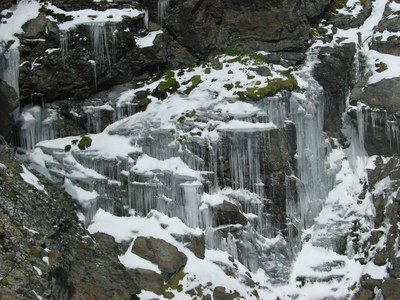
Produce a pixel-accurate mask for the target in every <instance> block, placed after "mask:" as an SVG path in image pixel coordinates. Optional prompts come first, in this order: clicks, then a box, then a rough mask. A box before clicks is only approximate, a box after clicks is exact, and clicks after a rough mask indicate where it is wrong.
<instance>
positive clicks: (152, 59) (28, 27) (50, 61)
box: [19, 13, 167, 105]
mask: <svg viewBox="0 0 400 300" xmlns="http://www.w3.org/2000/svg"><path fill="white" fill-rule="evenodd" d="M141 29H143V18H142V16H139V17H137V18H127V19H125V20H124V21H123V22H121V23H117V24H115V25H112V24H111V23H105V24H102V23H100V24H99V23H95V22H94V23H93V24H89V25H79V26H77V27H76V29H74V30H72V29H71V32H69V33H65V32H64V33H61V32H60V30H59V29H58V27H57V25H56V23H55V22H51V21H49V20H48V19H47V18H46V15H45V14H44V13H42V14H40V15H39V16H38V18H36V19H34V20H31V21H29V22H28V23H27V24H25V26H24V30H25V34H24V36H22V37H21V46H20V47H19V49H20V57H21V62H22V63H23V66H22V67H21V68H20V83H21V85H20V90H21V103H22V105H25V104H28V103H31V102H32V97H31V96H32V95H33V94H37V93H40V94H41V95H42V98H39V99H37V100H36V99H34V100H33V101H37V102H41V101H44V102H52V101H54V100H61V99H70V100H79V99H84V98H86V97H88V96H89V95H91V94H93V93H94V92H95V91H96V90H100V89H105V88H108V87H111V86H113V85H116V84H118V83H122V82H126V81H128V78H129V79H131V78H135V77H138V76H143V75H144V76H145V78H146V76H148V75H146V74H151V73H152V72H154V70H155V69H157V68H158V66H160V65H164V64H165V63H166V52H165V45H166V43H167V39H166V37H160V38H158V39H156V41H155V46H154V47H148V48H138V47H137V46H136V42H135V34H137V33H138V31H139V30H141ZM90 32H92V34H94V35H95V34H96V32H97V33H98V34H100V37H102V36H103V35H104V38H105V40H104V41H100V42H103V43H104V45H102V44H100V45H97V44H95V43H97V42H96V40H94V39H95V38H96V37H92V36H90ZM62 34H64V35H68V36H67V37H66V39H67V41H68V42H67V44H66V45H65V47H66V48H67V49H66V50H63V49H62V48H61V49H60V39H61V35H62ZM40 39H45V40H46V42H45V43H43V42H42V41H41V40H40ZM100 42H99V43H100ZM94 47H98V48H96V50H95V48H94ZM99 47H100V48H99ZM48 49H58V50H54V51H51V52H50V53H48V54H47V55H43V53H46V50H48ZM63 51H65V53H63ZM96 51H97V52H99V53H97V52H96ZM96 55H100V57H97V58H96ZM64 56H65V57H64ZM37 57H40V58H39V59H36V58H37ZM63 57H64V59H63ZM33 61H35V62H36V65H34V66H33V67H32V68H31V66H30V64H27V62H30V63H32V62H33ZM95 61H96V62H95ZM24 62H25V63H24ZM94 69H95V70H94ZM34 104H40V103H34Z"/></svg>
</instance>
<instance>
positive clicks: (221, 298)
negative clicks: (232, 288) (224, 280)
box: [213, 286, 239, 300]
mask: <svg viewBox="0 0 400 300" xmlns="http://www.w3.org/2000/svg"><path fill="white" fill-rule="evenodd" d="M238 295H239V294H238V293H237V292H236V293H229V292H228V291H227V290H226V289H225V288H224V287H222V286H217V287H216V288H215V289H214V291H213V299H214V300H233V299H235V298H236V297H237V296H238Z"/></svg>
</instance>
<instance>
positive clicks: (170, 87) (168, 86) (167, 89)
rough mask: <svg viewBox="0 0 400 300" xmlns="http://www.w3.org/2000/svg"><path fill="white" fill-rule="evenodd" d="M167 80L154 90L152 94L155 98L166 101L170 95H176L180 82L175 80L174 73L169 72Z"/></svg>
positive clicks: (166, 74)
mask: <svg viewBox="0 0 400 300" xmlns="http://www.w3.org/2000/svg"><path fill="white" fill-rule="evenodd" d="M164 78H165V80H164V81H160V83H159V84H158V86H157V87H156V88H155V89H154V90H153V92H152V93H151V94H152V95H153V96H154V97H157V98H158V99H161V100H163V99H165V98H167V96H168V93H174V92H176V91H177V90H178V89H179V87H180V84H179V82H178V81H176V79H175V74H174V72H172V71H167V72H166V73H165V76H164Z"/></svg>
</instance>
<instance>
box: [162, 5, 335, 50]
mask: <svg viewBox="0 0 400 300" xmlns="http://www.w3.org/2000/svg"><path fill="white" fill-rule="evenodd" d="M305 2H306V4H304V2H303V1H300V0H289V1H261V0H257V1H252V2H248V1H241V0H229V1H198V0H193V1H182V0H172V1H170V4H169V6H170V9H169V12H168V17H167V19H166V21H165V27H166V29H167V30H168V31H169V32H170V33H171V34H172V35H173V36H174V37H175V38H176V40H177V41H178V43H179V44H181V45H182V46H184V47H185V48H187V49H189V51H190V52H191V53H195V54H196V55H197V56H200V57H201V56H203V57H204V56H206V55H208V54H209V53H213V52H214V53H215V52H216V51H221V50H222V49H224V48H226V47H236V48H244V49H249V50H250V49H251V50H260V49H263V50H265V51H283V52H302V51H303V46H304V38H305V36H306V35H307V33H308V20H307V16H309V17H311V18H313V17H316V16H318V15H321V13H322V12H323V11H324V9H325V8H326V6H327V4H328V3H329V2H330V1H319V2H318V3H317V1H305ZM307 8H311V9H310V11H308V10H307ZM306 10H307V11H306Z"/></svg>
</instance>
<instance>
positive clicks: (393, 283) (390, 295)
mask: <svg viewBox="0 0 400 300" xmlns="http://www.w3.org/2000/svg"><path fill="white" fill-rule="evenodd" d="M382 293H383V295H384V296H385V297H386V299H387V300H397V299H399V295H400V279H399V278H387V279H385V280H383V283H382Z"/></svg>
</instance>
